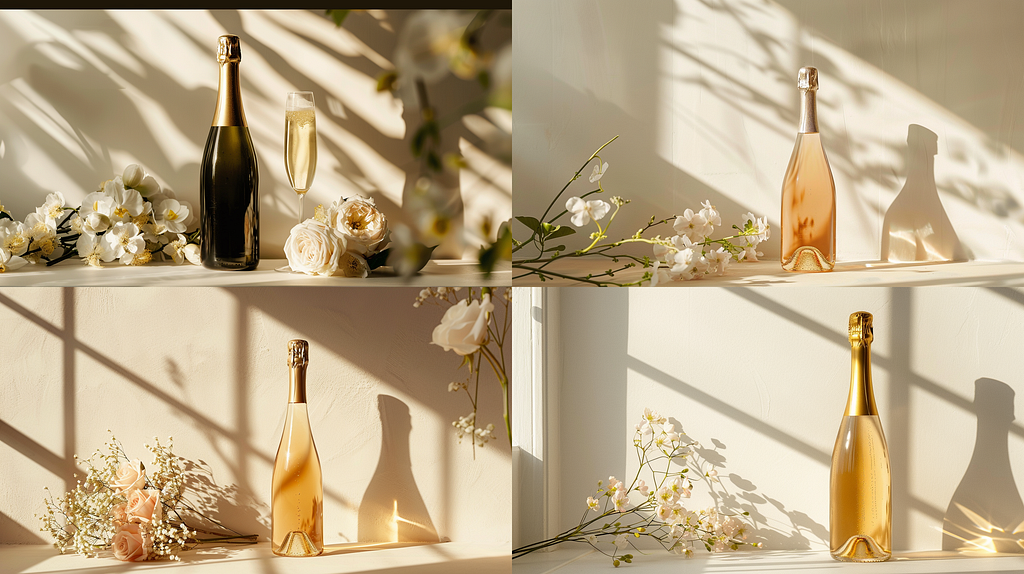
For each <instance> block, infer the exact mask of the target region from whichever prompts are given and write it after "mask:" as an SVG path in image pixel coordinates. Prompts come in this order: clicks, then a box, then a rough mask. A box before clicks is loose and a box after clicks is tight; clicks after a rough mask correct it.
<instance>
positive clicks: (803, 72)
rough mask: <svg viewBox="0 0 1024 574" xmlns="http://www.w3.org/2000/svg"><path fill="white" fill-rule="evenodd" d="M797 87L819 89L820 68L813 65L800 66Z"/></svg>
mask: <svg viewBox="0 0 1024 574" xmlns="http://www.w3.org/2000/svg"><path fill="white" fill-rule="evenodd" d="M796 87H798V88H800V89H801V90H817V89H818V69H817V68H814V67H811V66H804V67H803V68H800V72H799V73H798V74H797V75H796Z"/></svg>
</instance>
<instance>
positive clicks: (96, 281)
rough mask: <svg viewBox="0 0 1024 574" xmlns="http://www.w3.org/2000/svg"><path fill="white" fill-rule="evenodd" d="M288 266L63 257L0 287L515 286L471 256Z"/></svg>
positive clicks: (5, 277) (507, 275)
mask: <svg viewBox="0 0 1024 574" xmlns="http://www.w3.org/2000/svg"><path fill="white" fill-rule="evenodd" d="M286 264H287V261H285V260H284V259H262V260H260V264H259V267H258V268H257V269H255V270H253V271H213V270H210V269H206V268H204V267H199V266H196V265H188V264H185V265H175V264H174V263H172V262H169V261H159V262H155V263H150V264H148V265H143V266H141V267H130V266H127V265H120V264H109V265H105V266H104V267H103V268H102V269H96V268H93V267H89V266H87V265H83V264H82V262H81V261H79V260H77V259H75V260H67V261H62V262H60V263H58V264H56V265H54V266H53V267H46V266H45V265H31V264H29V265H26V266H24V267H22V268H21V269H18V270H16V271H10V272H7V273H3V274H0V287H6V286H18V287H24V286H35V287H100V286H102V287H234V286H238V287H251V286H282V285H284V286H295V285H307V286H318V287H338V286H345V287H393V286H398V287H402V286H405V287H476V286H501V285H510V284H511V278H512V271H511V266H510V264H508V263H506V264H505V266H504V268H502V269H500V270H498V271H496V272H494V273H492V274H491V277H490V278H489V279H485V278H484V274H483V273H481V272H480V270H479V269H477V267H476V262H475V261H471V260H466V259H463V260H457V259H456V260H444V259H441V260H436V261H430V262H428V263H427V265H426V267H424V268H423V271H421V272H420V274H419V275H417V276H415V277H411V278H408V279H406V278H403V277H396V276H391V275H386V274H384V273H380V272H377V273H374V274H371V275H370V276H369V277H367V278H366V279H358V278H351V277H337V276H334V277H312V276H309V275H304V274H302V273H282V272H279V271H275V269H278V268H280V267H284V266H285V265H286Z"/></svg>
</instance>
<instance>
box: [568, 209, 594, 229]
mask: <svg viewBox="0 0 1024 574" xmlns="http://www.w3.org/2000/svg"><path fill="white" fill-rule="evenodd" d="M569 221H571V222H572V224H573V225H575V226H576V227H583V226H584V225H586V224H588V223H590V214H588V213H587V212H586V211H581V212H579V213H577V214H576V215H573V216H572V217H571V218H569Z"/></svg>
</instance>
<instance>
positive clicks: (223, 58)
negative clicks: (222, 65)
mask: <svg viewBox="0 0 1024 574" xmlns="http://www.w3.org/2000/svg"><path fill="white" fill-rule="evenodd" d="M217 61H218V62H241V61H242V46H241V44H239V42H238V36H235V35H234V34H225V35H223V36H221V37H220V38H217Z"/></svg>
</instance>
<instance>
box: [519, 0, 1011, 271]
mask: <svg viewBox="0 0 1024 574" xmlns="http://www.w3.org/2000/svg"><path fill="white" fill-rule="evenodd" d="M513 9H514V10H515V13H516V31H515V32H514V34H513V46H514V50H515V53H516V60H515V77H516V83H515V88H514V91H513V100H514V104H513V105H514V107H515V110H516V113H515V130H516V138H515V143H514V150H515V152H514V157H515V166H516V174H517V179H516V184H515V197H516V205H515V213H516V215H525V214H530V215H535V216H536V215H539V214H540V213H542V212H543V211H544V208H545V207H546V206H547V205H548V202H549V201H550V200H551V198H553V197H554V195H555V193H557V192H558V190H559V189H561V187H562V186H563V185H564V184H565V182H567V181H568V180H569V177H570V176H571V175H572V174H573V172H574V171H575V170H576V169H578V168H579V166H580V165H581V164H582V163H583V161H584V160H585V159H586V158H587V157H588V156H589V155H590V154H591V153H592V152H593V151H594V150H595V149H597V148H598V147H599V146H600V145H601V144H603V143H604V142H605V141H607V140H609V139H610V138H611V137H612V136H615V135H619V136H620V138H619V140H618V141H616V142H615V143H613V144H612V145H611V146H610V147H609V148H607V149H606V150H605V153H604V154H603V157H604V159H605V161H607V162H608V163H609V165H610V167H609V170H608V174H607V175H606V176H605V178H604V179H603V180H602V183H603V184H604V187H605V188H606V189H607V190H608V192H609V194H611V195H621V196H623V197H625V198H628V199H631V200H632V201H633V203H632V204H630V205H628V206H626V207H625V208H624V211H623V212H622V213H621V214H620V215H619V217H618V218H617V219H616V223H615V225H614V227H613V228H612V229H613V230H612V233H611V235H612V236H613V237H628V236H629V235H631V234H632V233H634V232H635V230H636V229H638V228H639V227H641V226H642V225H644V224H645V223H646V222H647V221H648V219H649V218H650V217H651V216H652V215H657V216H658V217H659V218H660V217H667V216H669V215H671V214H674V213H681V212H682V211H683V210H684V209H686V208H688V207H697V206H698V204H699V202H700V201H702V200H704V199H710V200H711V202H712V203H713V204H715V205H717V207H718V208H719V210H720V211H721V213H722V218H723V222H724V223H725V225H726V226H730V225H732V224H733V223H735V222H736V221H737V220H738V218H739V216H740V215H741V214H742V213H744V212H746V211H748V210H751V211H753V212H754V213H755V214H757V215H767V216H768V217H769V219H770V222H771V224H772V225H773V226H775V229H776V232H775V234H774V236H773V237H772V239H771V240H770V241H769V242H768V244H767V245H764V250H763V251H764V252H765V253H766V255H767V256H769V257H777V256H778V253H779V243H778V241H779V239H778V238H779V234H778V224H779V214H780V196H781V188H782V179H783V175H784V174H785V171H786V167H787V164H788V161H789V158H790V154H791V152H792V150H793V143H794V139H795V134H796V129H797V122H798V118H799V93H798V91H797V89H796V76H797V70H798V69H799V68H800V67H801V66H807V65H813V66H816V67H817V68H818V69H819V75H820V90H819V92H818V111H819V122H820V127H821V132H822V138H823V141H824V145H825V148H826V152H827V154H828V157H829V160H830V162H831V166H832V171H833V174H834V177H835V184H836V194H837V198H838V212H837V213H838V217H837V252H838V256H839V258H840V259H842V260H848V261H864V260H877V259H878V257H879V249H880V244H881V236H882V229H883V223H884V216H885V214H886V211H887V209H888V208H889V205H890V204H891V203H892V201H893V199H894V197H896V195H897V194H898V193H899V192H900V190H901V189H902V188H903V186H904V184H905V181H906V177H907V173H908V165H909V164H913V163H914V162H915V161H916V159H915V158H914V157H908V141H907V140H908V134H909V132H910V126H911V125H912V124H918V125H921V126H923V127H924V128H926V129H928V130H929V131H931V132H932V133H934V134H935V135H936V136H937V139H938V146H937V155H936V156H935V167H934V172H935V177H936V186H935V187H933V188H932V189H931V198H930V199H931V200H934V197H935V193H936V191H937V192H938V197H939V198H940V199H941V203H942V206H943V207H944V208H945V211H946V213H947V214H948V217H949V220H950V222H951V224H952V227H953V228H954V229H955V230H956V233H957V234H958V235H959V238H960V240H961V241H962V242H963V244H964V246H965V247H967V249H968V251H969V254H968V255H970V256H973V258H976V259H1012V260H1021V259H1022V258H1024V190H1022V187H1021V182H1022V181H1024V156H1022V155H1021V154H1022V152H1024V130H1022V128H1021V123H1020V122H1019V121H1018V120H1017V118H1019V116H1020V115H1021V113H1022V112H1024V91H1022V89H1021V82H1020V78H1021V77H1022V75H1024V59H1022V58H1020V54H1022V53H1024V37H1022V36H1021V34H1020V33H1019V29H1020V25H1019V23H1020V21H1021V19H1022V18H1024V5H1021V4H1017V3H1005V2H997V1H988V0H982V1H974V0H972V1H970V2H968V1H966V0H949V1H914V2H881V3H877V2H876V3H865V2H860V1H857V0H849V1H830V2H820V1H801V0H770V1H766V2H765V1H760V0H742V1H736V0H710V1H699V0H675V1H673V0H652V1H645V2H626V1H622V0H568V1H565V2H546V1H544V0H516V1H515V3H514V6H513ZM588 173H589V170H588ZM593 187H594V186H592V185H591V184H589V183H588V182H587V181H586V179H583V180H582V181H581V182H577V183H575V184H573V186H572V187H571V188H570V191H568V192H567V193H566V195H565V196H564V197H563V198H562V200H561V202H560V203H561V204H564V201H565V199H567V198H568V197H570V196H571V195H573V194H575V195H580V194H582V193H585V192H587V191H590V190H591V189H593ZM912 203H915V205H914V206H913V207H914V208H916V210H917V211H925V210H928V212H929V213H931V214H932V215H933V216H934V217H933V219H934V220H935V221H932V222H931V223H933V226H932V227H933V229H937V228H938V227H939V226H940V224H941V215H938V214H937V213H934V210H932V209H930V208H928V207H927V206H926V205H925V204H924V203H922V202H921V200H915V201H914V202H912ZM559 208H561V206H559ZM914 208H911V209H910V211H911V212H913V211H915V209H914ZM922 228H924V226H922ZM523 229H524V228H523V227H522V226H520V225H518V224H517V234H516V236H517V237H521V236H522V235H523V231H522V230H523ZM616 229H617V230H618V231H615V230H616ZM663 233H664V232H663ZM718 236H721V235H718ZM579 241H583V239H579ZM567 245H569V246H570V248H572V247H573V246H574V245H575V243H572V242H571V241H569V242H567ZM583 245H585V244H581V246H583Z"/></svg>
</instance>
